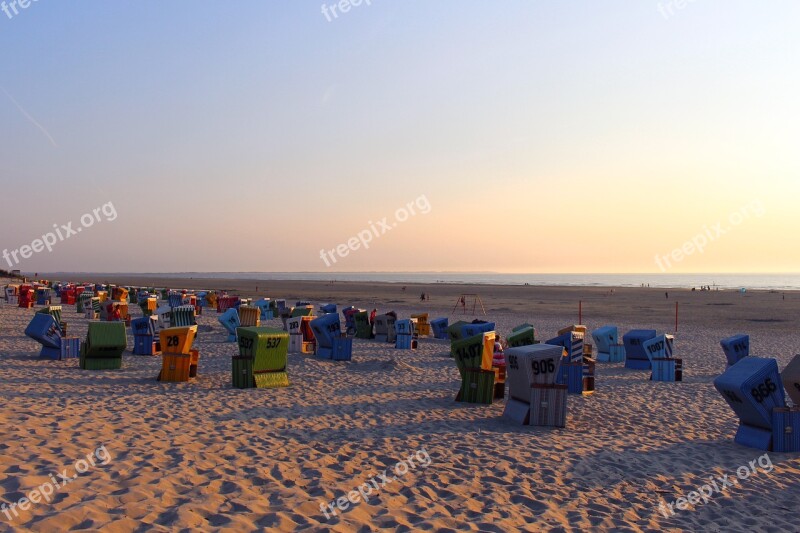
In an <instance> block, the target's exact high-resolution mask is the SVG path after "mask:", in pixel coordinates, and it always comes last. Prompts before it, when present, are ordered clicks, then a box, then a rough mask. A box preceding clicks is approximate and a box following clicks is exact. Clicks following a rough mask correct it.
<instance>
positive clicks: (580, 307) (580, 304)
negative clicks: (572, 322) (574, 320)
mask: <svg viewBox="0 0 800 533" xmlns="http://www.w3.org/2000/svg"><path fill="white" fill-rule="evenodd" d="M578 324H583V301H582V300H578Z"/></svg>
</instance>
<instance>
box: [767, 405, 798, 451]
mask: <svg viewBox="0 0 800 533" xmlns="http://www.w3.org/2000/svg"><path fill="white" fill-rule="evenodd" d="M772 451H774V452H781V453H796V452H800V407H798V406H797V405H795V406H794V407H776V408H774V409H773V410H772Z"/></svg>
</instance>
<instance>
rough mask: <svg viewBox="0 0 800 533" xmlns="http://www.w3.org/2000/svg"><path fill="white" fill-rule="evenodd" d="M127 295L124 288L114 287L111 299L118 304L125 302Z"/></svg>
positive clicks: (127, 292) (126, 290) (128, 292)
mask: <svg viewBox="0 0 800 533" xmlns="http://www.w3.org/2000/svg"><path fill="white" fill-rule="evenodd" d="M129 294H130V291H129V290H128V289H126V288H124V287H114V289H113V290H112V291H111V299H112V300H115V301H118V302H126V301H128V295H129Z"/></svg>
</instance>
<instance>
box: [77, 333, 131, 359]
mask: <svg viewBox="0 0 800 533" xmlns="http://www.w3.org/2000/svg"><path fill="white" fill-rule="evenodd" d="M127 347H128V337H127V332H126V331H125V323H124V322H90V323H89V331H88V332H87V333H86V342H84V343H83V346H82V347H81V356H80V367H81V368H82V369H84V370H115V369H119V368H122V352H124V351H125V350H126V349H127Z"/></svg>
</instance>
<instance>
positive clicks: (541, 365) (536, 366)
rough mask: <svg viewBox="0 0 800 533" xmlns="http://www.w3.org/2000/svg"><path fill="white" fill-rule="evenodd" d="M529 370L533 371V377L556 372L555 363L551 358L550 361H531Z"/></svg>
mask: <svg viewBox="0 0 800 533" xmlns="http://www.w3.org/2000/svg"><path fill="white" fill-rule="evenodd" d="M531 368H532V369H533V375H534V376H538V375H539V374H552V373H553V372H555V371H556V363H555V361H554V360H553V358H552V357H551V358H550V359H542V360H541V361H538V360H536V359H534V360H533V361H531Z"/></svg>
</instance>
